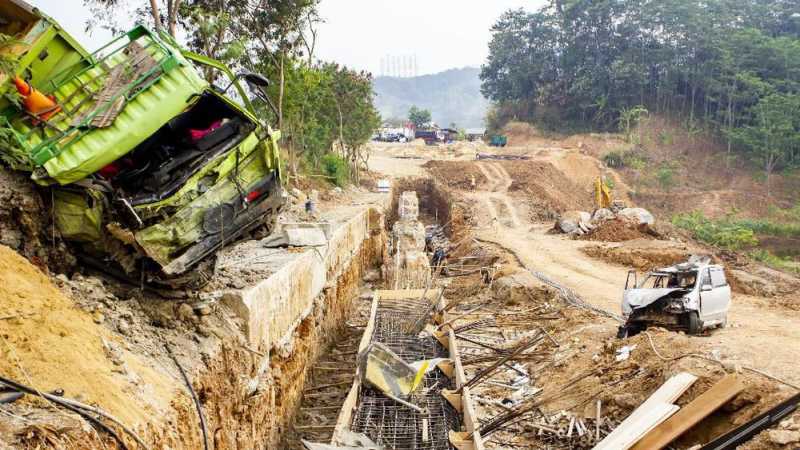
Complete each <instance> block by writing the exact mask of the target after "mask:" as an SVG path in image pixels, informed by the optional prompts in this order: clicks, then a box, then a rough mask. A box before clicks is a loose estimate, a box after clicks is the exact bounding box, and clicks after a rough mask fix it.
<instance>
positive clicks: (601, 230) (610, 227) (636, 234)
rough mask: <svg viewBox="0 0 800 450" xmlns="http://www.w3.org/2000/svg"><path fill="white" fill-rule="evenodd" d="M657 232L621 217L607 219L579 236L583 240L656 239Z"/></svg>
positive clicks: (622, 240)
mask: <svg viewBox="0 0 800 450" xmlns="http://www.w3.org/2000/svg"><path fill="white" fill-rule="evenodd" d="M657 237H658V235H657V233H655V232H654V231H653V230H651V229H650V227H648V226H647V225H645V224H641V225H637V224H634V223H631V222H630V221H628V220H625V219H623V218H619V217H617V218H615V219H612V220H607V221H605V222H602V223H600V224H599V225H597V226H596V227H595V228H594V229H593V230H591V231H589V232H588V233H586V234H584V235H583V236H579V237H578V239H581V240H584V241H602V242H625V241H632V240H634V239H656V238H657Z"/></svg>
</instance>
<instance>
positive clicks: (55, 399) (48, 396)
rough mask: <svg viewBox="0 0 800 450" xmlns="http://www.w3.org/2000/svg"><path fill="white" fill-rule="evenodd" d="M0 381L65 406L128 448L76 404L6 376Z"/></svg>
mask: <svg viewBox="0 0 800 450" xmlns="http://www.w3.org/2000/svg"><path fill="white" fill-rule="evenodd" d="M0 383H2V384H5V385H6V386H8V387H10V388H12V389H15V390H17V391H18V392H24V393H26V394H30V395H36V396H39V397H43V398H45V399H47V400H49V401H51V402H53V403H55V404H57V405H59V406H61V407H63V408H66V409H68V410H70V411H72V412H74V413H76V414H78V415H80V416H81V417H83V418H84V419H86V420H87V421H89V422H90V423H91V424H92V425H94V426H96V427H97V428H100V429H101V430H103V431H105V432H106V433H108V434H109V435H111V437H113V438H114V440H115V441H117V443H118V444H119V446H120V448H122V449H123V450H128V446H127V445H125V441H123V440H122V438H121V437H119V435H118V434H117V433H116V432H115V431H114V430H112V429H111V428H110V427H109V426H108V425H106V424H104V423H103V422H101V421H100V420H99V419H97V418H96V417H94V416H92V415H91V414H89V412H87V411H84V410H82V409H80V408H78V407H77V406H73V405H71V404H69V403H67V402H66V401H64V400H63V399H61V398H60V397H58V396H55V395H51V394H47V393H45V392H39V391H37V390H35V389H33V388H29V387H28V386H25V385H23V384H20V383H17V382H16V381H13V380H9V379H8V378H5V377H2V376H0Z"/></svg>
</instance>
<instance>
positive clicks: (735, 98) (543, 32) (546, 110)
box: [481, 0, 800, 183]
mask: <svg viewBox="0 0 800 450" xmlns="http://www.w3.org/2000/svg"><path fill="white" fill-rule="evenodd" d="M790 5H794V6H790ZM796 11H797V9H796V3H794V2H787V1H785V0H709V1H704V2H697V1H688V0H598V1H588V0H576V1H569V2H565V1H561V0H549V1H547V2H545V5H544V6H542V7H541V8H540V9H538V10H537V11H534V12H528V11H525V10H524V9H517V10H510V11H508V12H506V13H505V14H503V15H502V16H501V17H500V18H499V19H498V20H497V22H496V23H495V24H494V26H493V27H492V29H491V31H492V40H491V42H490V44H489V57H488V59H487V62H486V64H485V65H484V66H483V67H482V68H481V80H482V92H483V94H484V95H485V96H486V97H487V98H488V99H490V100H491V101H492V102H494V103H495V109H494V112H493V115H492V116H491V117H490V123H491V124H492V125H493V126H494V127H496V128H501V127H502V126H503V125H504V124H505V123H506V122H504V120H505V121H507V120H509V119H511V118H513V120H521V121H529V122H534V121H535V122H536V123H537V125H540V122H539V120H540V119H546V120H548V121H549V122H550V123H553V122H556V123H557V124H559V125H560V126H561V127H565V126H568V125H570V124H574V123H584V124H590V125H591V126H592V127H594V128H597V129H605V130H611V129H613V128H615V126H617V127H618V128H619V129H620V130H621V131H622V132H623V133H625V134H626V137H627V138H628V140H629V141H634V140H635V136H634V135H633V132H634V130H635V128H636V125H635V124H636V122H637V121H639V120H641V119H642V118H643V117H644V116H646V114H647V112H646V111H649V112H651V113H653V114H665V115H672V116H674V117H679V118H682V119H684V121H685V124H686V127H687V129H688V130H689V134H690V135H692V136H693V135H695V134H697V133H702V132H707V131H712V132H717V133H718V134H719V136H721V137H723V138H725V139H727V140H728V141H729V142H730V144H731V148H732V153H734V155H731V156H741V158H740V159H743V160H745V159H746V160H749V161H752V163H753V164H757V165H758V166H759V167H760V168H761V169H762V170H763V171H764V172H765V176H766V177H765V181H767V183H769V177H770V174H772V173H773V172H774V171H776V170H782V169H783V168H786V167H795V166H800V114H798V110H800V20H798V19H797V14H796ZM490 128H491V127H490ZM660 139H661V141H662V143H664V142H671V140H672V139H671V137H670V136H661V137H660Z"/></svg>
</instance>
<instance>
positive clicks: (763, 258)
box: [750, 249, 800, 273]
mask: <svg viewBox="0 0 800 450" xmlns="http://www.w3.org/2000/svg"><path fill="white" fill-rule="evenodd" d="M750 257H751V258H753V259H754V260H756V261H759V262H762V263H764V264H766V265H768V266H770V267H772V268H773V269H779V270H785V271H789V272H795V273H800V267H798V265H797V264H796V263H795V262H794V261H792V259H791V258H789V257H780V256H777V255H774V254H772V252H770V251H769V250H764V249H758V250H753V251H752V252H750Z"/></svg>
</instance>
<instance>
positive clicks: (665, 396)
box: [595, 372, 697, 450]
mask: <svg viewBox="0 0 800 450" xmlns="http://www.w3.org/2000/svg"><path fill="white" fill-rule="evenodd" d="M695 381H697V377H696V376H694V375H692V374H690V373H688V372H681V373H679V374H677V375H675V376H673V377H672V378H670V379H669V380H667V381H666V383H664V384H663V385H661V387H659V388H658V389H657V390H656V391H655V392H654V393H653V394H652V395H650V397H648V399H647V400H645V401H644V403H642V404H641V405H639V407H638V408H636V409H635V410H634V411H633V412H632V413H631V415H629V416H628V417H627V418H626V419H625V420H624V421H622V423H621V424H619V426H618V427H617V428H616V429H615V430H614V431H612V432H611V433H610V434H609V435H608V436H606V437H605V439H603V440H602V441H600V443H599V444H597V446H596V447H595V450H625V449H627V448H630V446H632V445H633V444H635V443H636V440H634V441H633V442H630V444H629V445H628V446H627V447H622V446H620V445H621V444H622V443H623V440H619V438H620V436H628V435H629V431H630V430H633V431H635V432H636V433H639V435H638V436H639V437H638V438H637V440H638V439H641V437H642V436H644V435H645V434H646V433H647V432H648V431H650V430H651V429H653V428H655V426H656V425H658V424H660V423H661V422H654V423H652V424H651V426H650V427H649V428H646V429H645V428H642V425H641V424H642V423H648V422H647V421H646V420H644V419H642V416H644V417H645V419H653V420H654V419H655V418H657V417H655V416H653V415H652V414H651V413H650V411H651V410H658V411H663V405H670V404H671V403H672V402H674V401H675V400H677V399H678V398H679V397H680V396H681V395H683V393H684V392H686V390H687V389H689V387H690V386H691V385H692V384H694V382H695ZM676 408H677V407H676ZM673 412H674V411H673ZM668 417H669V415H668V416H666V417H663V418H662V419H661V421H664V420H666V419H667V418H668Z"/></svg>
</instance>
